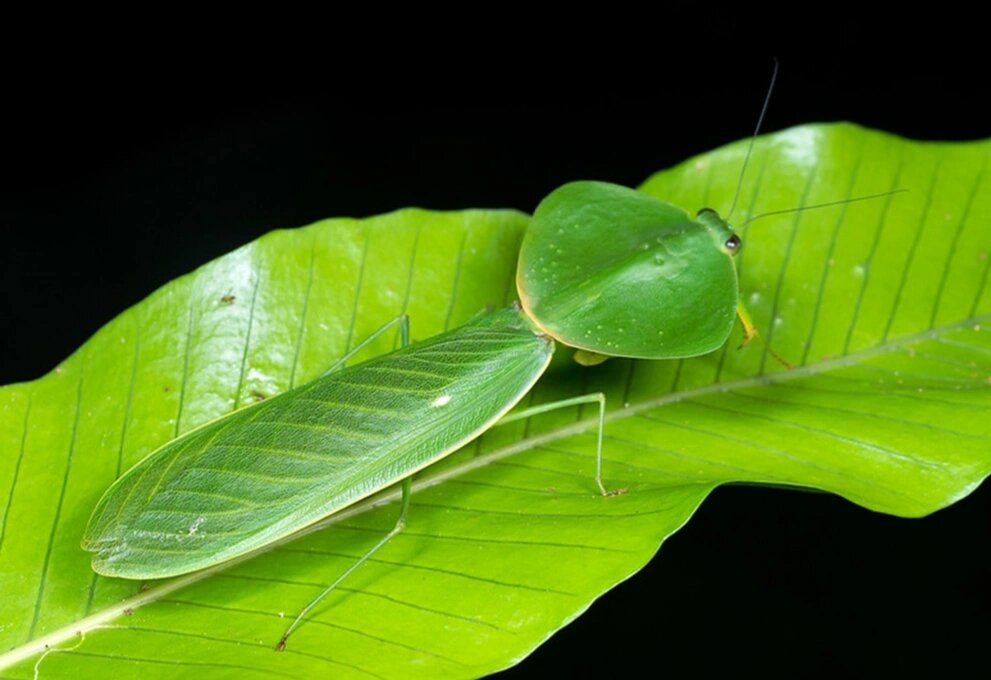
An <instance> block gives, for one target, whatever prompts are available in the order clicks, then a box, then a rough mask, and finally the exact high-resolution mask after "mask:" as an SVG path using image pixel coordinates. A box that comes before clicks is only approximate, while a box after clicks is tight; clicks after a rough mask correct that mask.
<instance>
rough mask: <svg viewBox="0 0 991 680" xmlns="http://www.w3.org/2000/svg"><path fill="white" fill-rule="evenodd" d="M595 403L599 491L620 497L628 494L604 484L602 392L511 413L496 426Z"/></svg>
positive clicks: (604, 414)
mask: <svg viewBox="0 0 991 680" xmlns="http://www.w3.org/2000/svg"><path fill="white" fill-rule="evenodd" d="M593 401H594V402H596V403H597V404H598V405H599V427H598V436H597V437H596V442H595V483H596V484H598V485H599V490H600V491H601V492H602V495H603V496H618V495H620V494H623V493H626V489H613V490H612V491H608V490H606V487H605V485H604V484H603V483H602V430H603V428H604V427H605V424H606V395H604V394H603V393H602V392H596V393H594V394H586V395H583V396H581V397H572V398H571V399H562V400H561V401H554V402H551V403H549V404H541V405H540V406H531V407H530V408H526V409H523V410H522V411H517V412H516V413H510V414H509V415H508V416H506V417H505V418H503V419H502V420H500V421H499V422H498V423H496V424H497V425H505V424H506V423H511V422H513V421H515V420H523V419H525V418H530V417H531V416H535V415H539V414H541V413H547V412H548V411H554V410H556V409H559V408H567V407H568V406H578V405H580V404H590V403H592V402H593Z"/></svg>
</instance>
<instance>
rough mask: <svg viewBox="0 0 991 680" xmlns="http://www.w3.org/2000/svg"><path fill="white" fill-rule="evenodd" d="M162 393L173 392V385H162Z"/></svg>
mask: <svg viewBox="0 0 991 680" xmlns="http://www.w3.org/2000/svg"><path fill="white" fill-rule="evenodd" d="M162 391H163V392H171V391H172V385H162Z"/></svg>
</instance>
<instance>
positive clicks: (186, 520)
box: [83, 307, 554, 579]
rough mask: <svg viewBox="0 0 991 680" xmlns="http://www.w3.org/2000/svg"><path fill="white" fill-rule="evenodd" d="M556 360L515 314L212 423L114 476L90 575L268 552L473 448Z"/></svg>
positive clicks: (152, 573) (95, 533) (168, 571)
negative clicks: (475, 440)
mask: <svg viewBox="0 0 991 680" xmlns="http://www.w3.org/2000/svg"><path fill="white" fill-rule="evenodd" d="M553 349H554V343H553V342H552V341H551V340H550V339H549V338H547V337H545V336H543V335H542V334H539V333H537V332H535V331H534V330H533V329H532V326H531V324H529V323H528V321H527V319H526V318H525V316H524V315H523V314H522V313H521V312H520V310H519V309H518V308H515V307H512V308H508V309H504V310H500V311H497V312H495V313H494V314H490V315H487V316H485V317H482V318H479V319H477V320H475V321H473V322H470V323H468V324H465V325H463V326H460V327H459V328H456V329H454V330H452V331H449V332H448V333H445V334H443V335H439V336H436V337H434V338H431V339H429V340H426V341H424V342H421V343H417V344H415V345H411V346H408V347H405V348H403V349H400V350H397V351H395V352H392V353H391V354H387V355H384V356H381V357H378V358H375V359H372V360H370V361H367V362H364V363H361V364H357V365H355V366H353V367H348V368H345V369H342V370H339V371H335V372H332V373H329V374H328V375H326V376H324V377H322V378H319V379H317V380H315V381H313V382H311V383H308V384H306V385H303V386H301V387H299V388H296V389H294V390H291V391H288V392H285V393H283V394H281V395H278V396H276V397H273V398H271V399H269V400H267V401H265V402H262V403H260V404H257V405H254V406H252V407H250V408H246V409H243V410H241V411H238V412H236V413H234V414H232V415H230V416H228V417H226V418H222V419H220V420H217V421H213V422H212V423H209V424H207V425H205V426H203V427H200V428H198V429H196V430H194V431H192V432H189V433H187V434H186V435H184V436H182V437H180V438H179V439H176V440H174V441H172V442H170V443H168V444H166V445H165V446H163V447H162V448H160V449H158V450H157V451H156V452H155V453H153V454H152V455H150V456H148V457H147V458H145V459H144V460H143V461H141V462H140V463H139V464H138V465H137V466H135V467H134V468H132V469H131V470H130V471H129V472H128V473H127V474H126V475H124V476H123V477H121V478H120V479H119V480H118V481H117V482H116V483H115V484H114V485H113V486H112V487H111V488H110V489H109V490H108V491H107V493H106V494H105V495H104V496H103V498H102V499H101V501H100V503H99V504H98V505H97V507H96V509H95V511H94V513H93V517H92V519H91V520H90V523H89V526H88V528H87V531H86V535H85V537H84V539H83V547H84V548H86V549H87V550H90V551H93V552H95V553H96V554H95V555H94V557H93V568H94V569H95V570H96V571H97V572H99V573H101V574H104V575H107V576H120V577H125V578H135V579H149V578H162V577H167V576H175V575H178V574H183V573H186V572H190V571H195V570H197V569H202V568H204V567H208V566H211V565H214V564H217V563H220V562H223V561H226V560H229V559H231V558H234V557H237V556H239V555H242V554H244V553H247V552H250V551H252V550H255V549H257V548H260V547H263V546H265V545H268V544H270V543H272V542H273V541H275V540H278V539H279V538H282V537H284V536H286V535H289V534H292V533H294V532H296V531H298V530H300V529H302V528H304V527H306V526H307V525H310V524H312V523H313V522H316V521H317V520H319V519H321V518H323V517H326V516H328V515H331V514H333V513H334V512H337V511H339V510H341V509H342V508H345V507H347V506H349V505H351V504H353V503H355V502H357V501H359V500H361V499H362V498H365V497H367V496H369V495H370V494H373V493H375V492H376V491H379V490H380V489H382V488H384V487H387V486H390V485H392V484H394V483H395V482H396V481H397V480H400V479H403V478H407V477H409V476H410V475H412V474H413V473H415V472H416V471H417V470H420V469H422V468H424V467H426V466H428V465H430V464H431V463H433V462H435V461H437V460H438V459H440V458H443V457H444V456H446V455H448V454H449V453H450V452H452V451H453V450H455V449H457V448H459V447H460V446H462V445H463V444H464V443H466V442H468V441H470V440H471V439H473V438H475V437H476V436H478V435H479V434H480V433H481V432H483V431H485V430H486V429H488V428H489V427H490V426H491V425H492V424H493V423H494V422H495V421H496V420H498V419H499V418H500V417H501V416H503V415H504V414H505V413H506V412H507V411H508V410H509V409H511V408H512V407H513V406H514V405H515V404H516V403H517V402H518V401H519V400H520V398H522V397H523V395H525V394H526V393H527V391H528V390H529V389H530V387H531V386H532V385H533V383H534V382H536V380H537V378H539V377H540V375H541V374H542V373H543V372H544V370H545V369H546V367H547V364H548V363H549V362H550V358H551V355H552V353H553Z"/></svg>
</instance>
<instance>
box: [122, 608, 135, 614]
mask: <svg viewBox="0 0 991 680" xmlns="http://www.w3.org/2000/svg"><path fill="white" fill-rule="evenodd" d="M133 613H134V610H133V609H131V608H130V607H128V608H127V609H125V610H124V616H131V615H132V614H133Z"/></svg>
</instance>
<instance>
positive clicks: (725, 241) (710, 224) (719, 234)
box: [695, 208, 743, 255]
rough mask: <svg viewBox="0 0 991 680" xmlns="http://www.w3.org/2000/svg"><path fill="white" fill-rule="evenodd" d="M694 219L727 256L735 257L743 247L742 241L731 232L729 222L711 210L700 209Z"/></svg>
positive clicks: (731, 228)
mask: <svg viewBox="0 0 991 680" xmlns="http://www.w3.org/2000/svg"><path fill="white" fill-rule="evenodd" d="M695 218H696V219H697V220H698V221H699V223H700V224H702V225H703V226H704V227H705V228H706V229H708V230H709V232H710V233H711V234H712V235H713V236H714V237H715V239H716V244H717V246H718V247H719V248H721V249H722V250H723V252H725V253H726V254H728V255H736V254H737V253H738V252H740V248H742V247H743V241H741V240H740V237H739V235H738V234H737V233H736V232H734V231H733V227H731V226H730V224H729V222H727V221H726V220H724V219H723V218H722V217H720V216H719V213H717V212H716V211H715V210H713V209H712V208H702V209H701V210H699V212H698V215H696V216H695Z"/></svg>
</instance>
